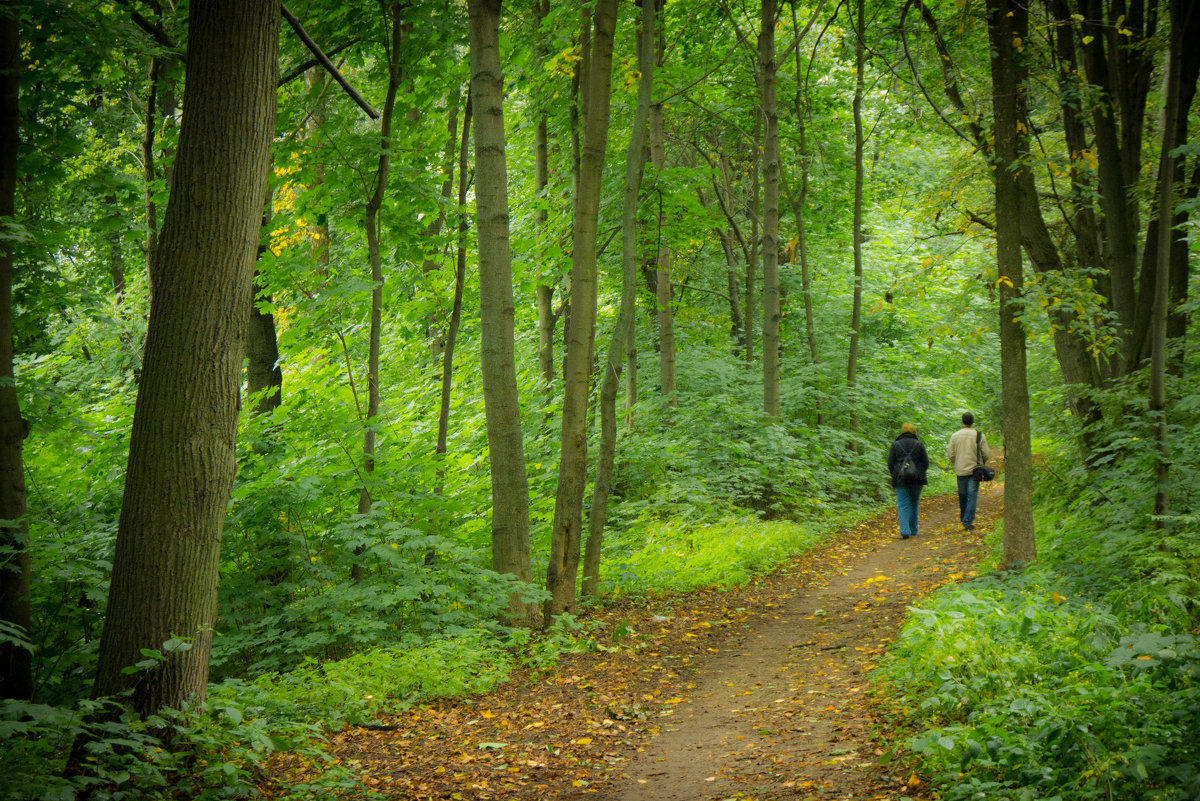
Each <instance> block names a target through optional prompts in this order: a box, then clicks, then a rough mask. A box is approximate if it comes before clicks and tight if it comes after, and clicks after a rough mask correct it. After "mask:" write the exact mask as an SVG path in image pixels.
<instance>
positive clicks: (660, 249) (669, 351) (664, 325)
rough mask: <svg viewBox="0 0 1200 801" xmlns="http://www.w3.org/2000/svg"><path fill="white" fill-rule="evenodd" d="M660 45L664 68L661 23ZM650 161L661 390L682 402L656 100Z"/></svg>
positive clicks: (660, 125) (664, 160) (660, 116)
mask: <svg viewBox="0 0 1200 801" xmlns="http://www.w3.org/2000/svg"><path fill="white" fill-rule="evenodd" d="M657 30H658V44H657V46H656V48H655V52H656V55H655V61H656V66H657V67H658V68H659V69H661V68H662V66H663V61H664V59H665V58H666V51H667V45H666V39H665V37H664V32H663V26H661V25H659V26H658V27H657ZM650 163H651V164H652V165H653V167H654V172H655V176H656V179H655V180H657V181H658V182H659V184H658V191H659V214H658V234H657V236H656V237H655V247H654V254H655V255H654V300H655V316H656V319H657V322H658V351H659V352H658V359H659V361H658V377H659V391H660V392H661V393H662V396H663V398H665V399H666V402H667V405H668V406H671V407H675V406H678V405H679V401H678V399H676V397H675V388H676V387H675V315H674V311H673V309H672V307H671V302H672V300H673V297H674V291H673V290H672V288H671V246H670V244H669V243H668V242H667V241H666V238H665V236H664V233H665V229H666V227H667V223H668V222H669V221H668V219H667V217H666V215H665V214H664V213H663V211H662V193H663V192H665V191H666V187H665V186H663V185H662V180H663V179H662V171H663V168H664V167H666V165H667V145H666V138H665V132H664V129H663V102H662V101H661V100H659V101H655V102H653V103H651V105H650Z"/></svg>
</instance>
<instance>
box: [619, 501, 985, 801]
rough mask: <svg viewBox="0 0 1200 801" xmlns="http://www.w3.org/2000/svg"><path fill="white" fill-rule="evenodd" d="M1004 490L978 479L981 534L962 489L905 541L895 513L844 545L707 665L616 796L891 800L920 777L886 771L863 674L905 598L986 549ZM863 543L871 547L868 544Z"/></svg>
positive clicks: (915, 791)
mask: <svg viewBox="0 0 1200 801" xmlns="http://www.w3.org/2000/svg"><path fill="white" fill-rule="evenodd" d="M1002 499H1003V485H997V484H992V485H990V486H989V485H984V487H983V488H982V489H981V492H980V499H979V501H980V502H979V510H978V515H977V519H976V527H975V530H974V531H973V532H964V531H963V530H962V527H961V525H960V524H959V520H958V499H957V497H956V496H943V497H939V498H933V499H930V500H928V501H926V502H925V503H924V504H923V509H922V512H921V522H920V528H919V531H920V533H919V535H918V536H917V537H916V538H915V539H911V540H907V541H904V540H900V539H898V535H897V534H896V533H895V532H896V529H897V526H896V523H895V514H894V513H893V514H891V515H883V516H881V517H880V518H877V519H876V520H874V521H872V522H871V524H869V529H870V533H871V534H874V535H877V536H873V537H870V536H869V537H868V538H867V540H866V541H865V542H864V541H861V540H860V541H857V542H855V541H850V542H844V543H842V544H839V545H838V546H836V547H837V549H838V550H840V551H841V552H842V554H844V561H842V563H841V565H840V567H838V568H836V569H834V570H832V571H829V572H827V573H826V574H825V575H823V576H822V577H821V578H820V579H819V580H817V581H814V582H812V583H810V584H808V585H807V586H802V587H798V588H797V591H796V592H795V594H792V595H790V597H786V596H785V597H786V601H785V602H784V603H783V604H781V606H780V607H779V609H778V611H777V614H776V615H775V616H773V619H771V620H768V621H765V622H764V623H763V624H760V625H758V626H756V627H755V628H754V629H752V630H749V631H747V632H745V633H744V634H742V635H740V636H737V637H734V638H732V642H729V643H727V644H726V647H725V648H724V649H722V651H721V653H720V654H719V655H717V656H715V657H714V658H713V659H711V660H710V661H708V662H707V663H706V664H705V665H703V666H702V667H701V668H700V669H699V671H698V672H697V676H696V678H695V679H694V683H695V685H696V686H695V690H694V691H693V693H692V698H693V700H691V701H690V702H689V703H688V704H686V705H683V706H681V707H680V708H679V712H678V713H677V714H676V715H675V717H674V719H673V720H671V721H668V722H665V723H664V725H663V727H662V731H661V733H660V734H659V735H658V736H657V737H655V738H654V739H653V740H651V741H650V742H648V743H647V744H646V745H645V746H644V747H642V748H639V753H638V755H637V757H636V758H634V759H632V760H630V762H629V763H628V765H627V766H626V767H625V768H624V769H623V771H622V773H623V775H624V776H626V777H628V780H627V781H626V782H624V783H623V784H618V787H617V791H616V792H614V793H613V794H612V796H611V797H612V798H613V799H619V801H650V800H651V799H654V800H655V801H675V800H676V799H678V800H679V801H684V799H687V801H699V800H700V799H729V798H738V799H760V800H761V799H783V798H795V799H807V798H813V799H815V798H820V799H823V800H824V799H851V798H856V799H857V798H867V799H871V798H874V799H891V798H896V797H898V796H900V795H905V796H910V797H911V796H915V795H919V793H920V785H919V783H918V782H917V781H916V780H915V779H914V780H913V784H912V785H911V786H908V785H907V784H906V783H905V782H906V781H907V779H906V777H903V776H893V775H891V773H890V772H889V771H888V770H886V769H884V768H881V767H880V766H879V765H878V759H879V756H880V752H879V746H878V744H877V743H875V742H874V741H872V739H871V736H870V727H871V724H872V717H871V712H870V709H869V702H868V701H867V699H866V695H867V690H868V688H869V687H868V685H869V681H868V675H867V674H868V673H869V672H870V671H871V670H872V669H873V668H874V667H875V665H876V663H877V662H878V660H879V657H880V656H881V655H882V654H883V652H884V651H885V650H886V649H887V647H888V645H889V643H890V642H891V641H892V640H893V638H894V637H895V636H896V635H897V633H898V631H899V628H900V625H901V623H902V622H903V621H904V617H905V614H906V610H907V608H908V607H909V605H911V604H913V603H915V602H916V601H917V600H919V599H920V598H922V597H924V596H926V595H928V594H929V593H930V592H932V591H933V590H934V589H936V588H937V587H938V586H940V585H942V584H945V583H947V582H949V581H958V580H962V579H963V578H964V577H965V575H966V574H967V573H968V572H970V571H971V569H972V567H973V566H974V564H975V563H976V561H977V559H978V556H979V555H980V553H981V545H982V539H983V537H982V532H984V531H986V530H987V529H990V528H991V525H992V521H993V519H994V518H995V516H996V515H997V514H998V513H999V509H1000V506H1001V504H1002ZM863 546H867V547H868V548H870V550H868V551H866V552H865V553H864V552H863V550H862V549H863Z"/></svg>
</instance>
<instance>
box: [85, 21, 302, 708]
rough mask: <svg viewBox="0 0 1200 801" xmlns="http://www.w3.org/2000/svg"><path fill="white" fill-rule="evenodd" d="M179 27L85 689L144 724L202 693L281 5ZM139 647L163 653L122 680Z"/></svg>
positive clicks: (267, 148) (230, 472)
mask: <svg viewBox="0 0 1200 801" xmlns="http://www.w3.org/2000/svg"><path fill="white" fill-rule="evenodd" d="M188 18H189V25H188V53H187V76H186V79H185V84H184V115H183V122H182V127H181V129H180V137H179V150H178V155H177V157H176V163H175V173H174V179H173V181H172V191H171V197H170V200H169V202H168V205H167V210H166V214H165V216H164V223H163V231H162V235H161V237H160V238H159V242H158V250H157V253H156V256H155V260H154V264H155V269H156V278H155V287H154V305H153V307H152V311H151V315H150V322H149V328H148V331H147V335H146V348H145V353H144V357H143V370H142V377H141V382H140V384H139V387H138V397H137V405H136V410H135V412H134V420H133V431H132V437H131V441H130V447H129V464H128V468H127V470H126V478H125V494H124V498H123V500H122V504H121V517H120V521H119V524H118V531H117V545H116V554H115V556H114V559H113V575H112V583H111V586H110V589H109V600H108V614H107V616H106V618H105V621H104V631H103V634H102V635H101V638H100V652H99V658H98V662H97V666H96V682H95V687H94V692H95V694H96V695H97V696H105V695H112V694H115V693H117V692H120V691H121V690H124V689H127V688H130V687H132V689H133V696H132V701H133V705H134V707H135V708H136V709H137V710H138V711H139V712H142V713H149V712H152V711H154V710H156V709H159V708H161V707H164V706H178V705H180V704H182V703H183V702H184V701H186V700H187V699H189V698H192V697H195V698H203V697H204V694H205V687H206V684H207V680H208V661H209V653H210V649H211V644H212V631H213V625H214V623H215V619H216V610H217V584H218V571H217V564H218V557H219V554H220V543H221V530H222V526H223V523H224V520H225V513H226V509H227V505H228V502H229V491H230V487H231V485H232V482H233V472H234V440H235V436H236V428H237V407H238V392H239V377H240V375H241V360H242V349H243V343H242V340H243V337H244V332H245V327H246V309H247V307H248V306H249V303H250V287H251V276H252V274H253V269H254V252H255V247H256V246H257V244H258V232H259V227H260V218H261V213H262V198H263V193H264V191H265V188H266V178H267V170H268V168H269V164H270V156H269V151H270V144H271V139H272V136H273V134H274V122H275V84H276V74H277V70H278V66H277V62H278V49H279V22H280V7H279V3H278V2H274V0H211V1H210V2H205V3H196V4H193V5H192V6H191V9H190V11H189V15H188ZM230 64H237V65H239V69H238V70H236V71H235V72H233V73H231V72H230V71H229V65H230ZM189 646H190V647H189ZM145 649H153V650H156V651H157V650H160V649H162V650H164V651H165V652H166V653H164V654H163V656H164V658H163V660H162V661H161V662H160V663H159V664H158V666H157V667H155V668H153V669H150V670H143V671H138V672H136V673H132V674H130V673H126V672H125V668H126V667H129V666H131V665H133V664H134V663H136V662H139V661H142V660H143V659H144V657H143V656H142V652H143V651H144V650H145Z"/></svg>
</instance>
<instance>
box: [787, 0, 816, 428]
mask: <svg viewBox="0 0 1200 801" xmlns="http://www.w3.org/2000/svg"><path fill="white" fill-rule="evenodd" d="M792 30H796V31H798V30H799V27H798V26H797V24H796V4H795V3H793V4H792ZM794 51H795V59H796V96H795V99H794V101H793V108H794V110H795V113H796V146H797V150H798V152H799V157H800V187H799V190H798V191H797V192H796V194H794V195H790V196H791V200H792V213H793V215H794V216H795V218H796V256H797V259H798V260H799V262H800V288H801V292H802V293H803V295H804V333H805V338H806V339H807V341H808V355H809V358H811V359H812V363H813V364H818V363H819V362H820V361H821V355H820V353H819V352H818V350H817V327H816V324H815V322H814V320H813V300H812V277H811V272H810V270H809V265H808V234H807V232H806V230H805V228H804V206H805V204H806V203H808V164H809V154H808V129H807V128H806V126H805V122H804V119H805V109H804V102H803V96H802V91H803V89H802V87H803V86H804V84H803V83H802V82H801V80H800V75H801V62H800V43H799V42H797V43H796V47H795V48H794ZM784 185H785V186H786V185H787V182H786V180H785V181H784ZM821 417H822V413H821V412H820V410H819V409H818V411H817V425H820V424H821V422H822V421H821Z"/></svg>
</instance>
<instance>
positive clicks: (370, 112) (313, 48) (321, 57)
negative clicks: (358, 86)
mask: <svg viewBox="0 0 1200 801" xmlns="http://www.w3.org/2000/svg"><path fill="white" fill-rule="evenodd" d="M279 8H280V10H281V11H282V12H283V18H284V19H286V20H287V22H288V25H291V26H292V30H293V31H295V32H296V36H298V37H300V41H301V42H304V46H305V47H307V48H308V49H309V51H310V52H311V53H312V54H313V55H314V56H316V58H317V61H318V62H320V64H321V66H322V67H324V68H325V70H326V72H328V73H329V74H330V75H332V76H333V79H334V80H335V81H337V82H338V86H341V87H342V89H343V90H344V91H345V92H346V94H348V95H350V99H351V100H353V101H354V102H355V103H357V104H358V107H359V108H361V109H362V110H363V111H365V112H366V114H367V116H368V117H370V118H371V119H373V120H377V119H379V112H378V111H376V110H375V109H373V108H372V107H371V104H370V103H368V102H367V101H366V100H364V99H363V97H362V95H360V94H359V93H358V92H356V91H354V87H353V86H351V85H350V82H349V81H347V80H346V78H345V76H343V75H342V73H341V72H340V71H339V70H338V68H337V67H336V66H334V63H333V62H332V61H330V60H329V56H327V55H325V54H324V53H322V52H321V48H319V47H317V43H316V42H314V41H313V40H312V37H311V36H309V35H308V33H307V32H306V31H305V30H304V26H303V25H301V24H300V20H298V19H296V17H295V16H294V15H293V14H292V12H290V11H288V10H287V8H286V7H285V6H283V5H280V7H279Z"/></svg>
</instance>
